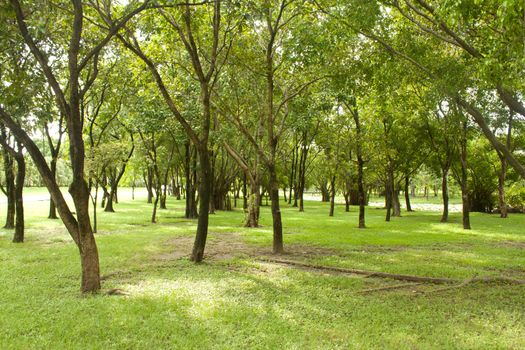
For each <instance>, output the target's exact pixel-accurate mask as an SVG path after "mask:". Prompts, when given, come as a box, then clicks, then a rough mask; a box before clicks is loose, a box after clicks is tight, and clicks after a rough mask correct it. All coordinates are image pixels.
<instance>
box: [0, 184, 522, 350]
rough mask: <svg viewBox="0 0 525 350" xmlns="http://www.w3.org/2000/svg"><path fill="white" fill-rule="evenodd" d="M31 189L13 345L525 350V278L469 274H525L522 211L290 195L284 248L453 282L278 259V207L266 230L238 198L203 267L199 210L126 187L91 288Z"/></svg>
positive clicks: (19, 254)
mask: <svg viewBox="0 0 525 350" xmlns="http://www.w3.org/2000/svg"><path fill="white" fill-rule="evenodd" d="M26 193H27V196H26V197H27V209H26V210H27V221H28V223H27V226H28V228H27V232H26V238H27V240H26V243H24V244H13V243H11V242H10V240H11V236H12V232H11V231H7V230H1V231H0V286H1V289H0V348H1V349H40V348H42V349H86V348H88V349H179V348H180V349H193V348H199V349H334V348H342V349H378V348H381V349H523V348H525V286H523V285H512V284H507V283H479V282H475V283H467V284H465V283H463V284H465V285H463V284H462V283H461V281H464V282H465V281H469V279H471V278H473V277H484V276H503V277H510V278H513V279H520V280H523V279H525V233H524V231H523V223H524V222H525V220H524V219H525V216H524V215H518V214H515V215H511V216H510V218H509V219H506V220H503V219H500V218H499V217H498V216H497V215H488V214H473V215H472V226H473V230H470V231H465V230H463V229H462V228H461V221H460V219H461V218H460V214H459V213H453V214H452V215H451V220H450V223H440V222H439V219H440V213H439V212H427V211H417V212H415V213H409V214H406V213H403V217H401V218H394V219H393V221H392V222H390V223H386V222H384V210H382V209H380V208H373V207H371V208H368V209H367V226H368V228H367V229H365V230H359V229H357V228H356V225H357V209H356V208H355V207H352V208H351V212H350V213H345V212H344V205H340V206H338V207H337V210H336V214H335V217H333V218H329V217H328V209H329V208H328V205H327V204H325V203H319V202H315V201H308V202H307V203H306V209H305V212H304V213H299V212H298V211H297V209H296V208H292V207H288V206H287V205H286V204H283V220H284V233H285V235H284V241H285V249H286V251H287V253H286V254H285V255H284V256H280V257H278V258H279V259H286V260H292V261H301V262H307V263H309V264H312V265H322V266H336V267H341V268H352V269H362V270H369V271H380V272H388V273H394V274H410V275H417V276H428V277H447V278H453V279H457V280H458V284H453V285H452V286H450V287H453V288H448V287H443V286H441V285H434V284H415V283H409V282H402V281H395V280H391V279H384V278H377V277H373V276H372V277H370V276H368V277H367V276H363V275H356V274H347V273H340V272H335V271H329V270H319V269H312V268H302V267H294V266H290V265H283V264H280V263H275V262H269V261H268V260H267V259H268V258H269V259H275V258H276V257H274V256H272V255H271V218H270V212H269V209H268V208H266V207H264V208H262V212H261V215H262V220H261V224H262V227H260V228H257V229H247V228H243V227H242V222H243V217H244V214H243V211H242V210H240V209H237V210H235V211H233V212H217V213H216V214H214V215H211V216H210V235H209V243H208V245H207V248H206V257H205V262H204V263H202V264H199V265H195V264H193V263H191V262H189V261H188V259H187V257H188V255H189V253H190V249H191V245H192V241H193V234H194V231H195V226H196V221H194V220H185V219H183V218H182V214H183V206H184V203H183V201H176V200H174V199H173V198H170V200H169V202H168V209H167V210H161V211H159V223H157V224H150V223H149V222H148V220H149V218H150V215H151V207H150V205H148V204H146V203H145V200H144V198H143V196H142V194H143V192H141V193H140V195H138V196H137V198H136V199H135V201H132V200H131V198H130V196H129V192H128V191H122V193H121V195H120V197H121V198H120V199H121V203H119V204H118V205H116V207H115V209H116V211H117V212H116V213H103V212H101V210H99V213H98V214H99V225H100V226H99V233H98V234H97V242H98V245H99V250H100V259H101V269H102V275H103V291H102V293H101V294H100V295H96V296H81V295H80V293H79V285H80V280H79V278H80V276H79V258H78V251H77V250H76V248H75V247H74V245H73V243H72V242H71V239H70V238H69V237H68V236H67V234H66V232H65V230H64V229H63V227H62V225H61V223H60V221H58V220H49V219H46V216H47V202H46V201H45V198H46V196H45V195H43V194H45V192H44V191H43V190H42V189H29V190H28V191H26ZM0 215H2V216H0V220H2V221H3V220H4V219H5V204H3V203H2V204H0ZM392 286H396V287H398V288H389V289H381V288H384V287H392ZM115 290H116V291H117V293H116V294H117V295H108V294H107V292H109V291H115ZM120 294H121V295H120Z"/></svg>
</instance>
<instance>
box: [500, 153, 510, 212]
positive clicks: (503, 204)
mask: <svg viewBox="0 0 525 350" xmlns="http://www.w3.org/2000/svg"><path fill="white" fill-rule="evenodd" d="M500 162H501V168H500V171H499V174H498V202H499V212H500V217H501V218H506V217H507V216H508V213H507V201H506V200H505V178H506V175H507V161H506V159H505V158H504V157H501V156H500Z"/></svg>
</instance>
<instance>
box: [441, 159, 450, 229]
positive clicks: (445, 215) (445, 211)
mask: <svg viewBox="0 0 525 350" xmlns="http://www.w3.org/2000/svg"><path fill="white" fill-rule="evenodd" d="M441 170H442V174H443V178H442V181H441V192H442V196H443V215H441V222H447V221H448V170H449V167H448V165H447V166H445V167H443V168H442V169H441Z"/></svg>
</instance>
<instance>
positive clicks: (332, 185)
mask: <svg viewBox="0 0 525 350" xmlns="http://www.w3.org/2000/svg"><path fill="white" fill-rule="evenodd" d="M334 209H335V175H333V176H332V179H331V180H330V214H329V216H334Z"/></svg>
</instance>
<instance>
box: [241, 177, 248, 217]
mask: <svg viewBox="0 0 525 350" xmlns="http://www.w3.org/2000/svg"><path fill="white" fill-rule="evenodd" d="M246 191H247V188H246V174H244V176H243V178H242V207H243V208H244V209H246V208H248V194H247V193H246Z"/></svg>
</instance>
